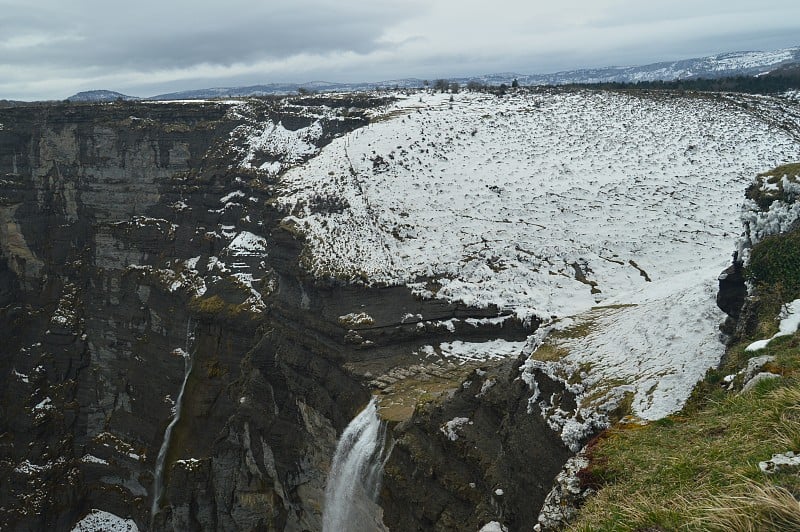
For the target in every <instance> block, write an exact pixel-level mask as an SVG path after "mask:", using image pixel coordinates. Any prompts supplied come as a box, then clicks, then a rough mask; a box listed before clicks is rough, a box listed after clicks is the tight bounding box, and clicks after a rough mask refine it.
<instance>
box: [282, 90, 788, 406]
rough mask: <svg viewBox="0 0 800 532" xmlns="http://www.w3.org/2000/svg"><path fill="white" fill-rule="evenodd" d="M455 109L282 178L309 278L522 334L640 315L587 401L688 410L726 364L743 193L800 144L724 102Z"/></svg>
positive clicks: (406, 106) (625, 329)
mask: <svg viewBox="0 0 800 532" xmlns="http://www.w3.org/2000/svg"><path fill="white" fill-rule="evenodd" d="M448 98H449V95H439V94H437V95H431V94H423V95H414V96H412V97H410V98H407V99H405V100H402V101H401V102H399V103H398V104H397V105H396V106H395V108H393V109H390V110H388V111H387V113H386V115H385V117H384V119H383V120H380V121H375V122H374V123H373V124H371V125H370V126H369V127H367V128H363V129H360V130H357V131H355V132H353V133H351V134H349V135H347V136H345V137H342V138H339V139H336V140H334V141H333V142H332V143H331V144H330V145H328V146H327V147H325V148H324V149H323V150H322V151H321V152H320V153H319V155H317V156H316V157H315V158H313V159H311V160H310V161H308V162H307V163H306V164H304V165H302V166H300V167H297V168H294V169H291V170H289V171H287V172H286V173H285V174H284V175H283V178H282V183H283V187H284V193H283V197H282V198H281V200H280V202H281V204H282V205H283V206H284V208H285V209H286V213H287V218H286V220H285V222H287V223H294V224H296V226H297V228H298V229H300V230H301V231H304V232H305V233H306V235H307V242H308V246H309V249H308V251H309V253H307V254H306V256H305V257H306V263H305V266H306V267H308V268H309V269H310V270H311V271H313V272H315V273H316V274H317V275H320V276H337V277H343V278H349V279H367V280H369V281H370V282H376V283H389V284H402V283H405V284H409V285H410V286H412V287H413V288H414V289H415V290H416V291H417V292H418V293H420V294H421V295H425V296H430V297H440V298H446V299H449V300H455V301H462V302H464V303H468V304H471V305H489V304H495V305H497V306H498V307H500V308H502V309H510V310H512V311H514V312H515V313H516V314H517V315H518V316H520V317H521V318H523V319H524V318H526V317H529V316H538V317H540V318H542V319H544V320H546V321H552V320H554V319H556V318H563V317H568V316H576V315H580V314H582V313H585V312H587V311H589V310H590V309H591V308H592V307H593V306H596V305H611V304H614V305H619V304H632V305H635V306H631V307H625V308H620V309H617V310H615V311H614V312H612V313H607V314H606V315H604V316H602V317H600V318H598V320H597V326H596V328H595V329H594V330H593V332H592V334H589V335H588V336H586V337H584V338H581V339H576V340H575V341H574V342H573V344H572V345H570V346H569V348H570V350H571V354H570V356H569V359H568V360H567V361H566V362H567V363H570V364H576V365H580V363H581V362H588V363H591V366H586V364H584V367H590V370H589V371H588V373H587V375H586V376H585V377H586V378H585V379H584V382H585V383H588V384H589V385H591V383H592V382H601V381H604V382H607V381H608V379H610V378H614V379H617V380H619V381H620V382H621V384H620V386H623V389H628V390H631V391H634V392H635V400H634V409H635V412H636V413H637V414H638V415H640V416H642V417H645V418H655V417H659V416H663V415H665V414H667V413H669V412H671V411H674V410H675V409H676V408H678V407H679V406H680V404H682V402H683V400H684V399H685V397H686V395H687V394H688V392H689V390H690V388H691V386H692V384H693V383H694V382H696V380H697V379H698V378H700V377H701V376H702V374H703V373H704V371H705V369H706V368H707V367H708V366H710V365H712V364H713V363H714V362H715V361H716V360H717V359H718V357H719V355H720V354H721V352H722V346H721V345H719V344H718V342H717V325H718V322H719V320H720V316H721V315H720V313H719V311H717V310H716V306H715V304H714V295H715V291H716V276H717V274H718V273H719V272H720V271H721V270H722V269H724V267H725V266H726V264H727V263H728V262H729V257H730V253H731V251H732V250H733V249H734V247H735V241H736V238H737V235H738V234H739V233H740V232H741V226H740V222H739V209H740V205H741V204H742V200H743V192H744V189H745V187H746V186H747V184H749V183H750V181H751V180H752V179H753V177H754V176H755V174H756V173H758V172H762V171H764V170H767V169H769V168H772V167H774V166H776V165H778V164H782V163H785V162H788V161H792V160H796V159H798V157H800V142H799V141H798V140H797V139H796V138H794V137H792V136H791V135H790V134H789V133H787V132H786V131H785V130H782V129H780V128H778V127H776V126H775V125H773V122H772V121H771V120H770V121H767V122H765V121H762V120H761V119H759V117H758V114H757V113H753V112H752V109H741V108H737V107H735V106H734V105H731V103H730V102H729V101H727V100H724V99H715V98H712V97H709V98H681V97H671V96H665V95H660V96H652V97H647V96H643V97H637V96H629V95H623V94H614V93H604V92H588V91H587V92H561V93H537V94H516V95H512V96H509V97H505V98H502V99H500V98H496V97H494V96H491V95H484V94H469V93H464V94H458V95H455V97H454V101H453V102H449V101H448ZM319 197H325V198H335V199H336V200H337V201H335V202H330V201H329V202H328V203H329V204H331V203H332V204H335V205H339V206H340V208H337V209H329V210H327V211H326V210H325V209H324V208H323V209H321V208H319V202H318V201H315V198H319ZM341 206H344V208H341ZM593 287H594V289H593ZM487 354H488V353H487Z"/></svg>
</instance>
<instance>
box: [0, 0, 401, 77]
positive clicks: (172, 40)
mask: <svg viewBox="0 0 800 532" xmlns="http://www.w3.org/2000/svg"><path fill="white" fill-rule="evenodd" d="M182 5H183V7H181V3H180V2H179V3H177V4H176V3H172V4H169V5H168V6H166V8H165V9H161V8H157V7H156V6H155V5H154V3H153V2H150V5H148V4H147V3H144V4H143V3H137V4H135V5H133V6H126V7H123V8H122V10H121V11H112V12H110V13H109V12H108V11H109V8H108V7H107V6H108V4H107V3H104V4H99V3H95V5H94V6H93V8H94V9H96V12H95V13H90V14H89V15H88V16H78V15H76V14H72V13H70V10H69V9H67V8H66V7H65V6H62V4H57V5H56V4H54V5H52V6H51V7H50V9H48V10H42V9H40V10H39V11H38V13H37V15H36V16H33V15H27V16H21V17H18V18H17V20H13V21H4V23H3V24H2V26H5V28H4V29H6V28H7V29H9V30H10V29H15V31H14V32H13V33H12V32H10V31H9V32H8V33H6V32H4V34H5V35H13V34H16V35H24V34H25V31H26V28H34V27H36V29H37V31H38V32H44V33H49V34H50V35H51V36H52V37H53V42H52V43H50V44H48V43H45V44H42V45H39V46H32V47H29V48H24V49H14V50H12V53H7V54H6V57H5V58H4V59H3V60H2V62H5V63H13V64H30V63H32V62H39V63H42V64H50V65H53V64H58V65H75V66H76V67H90V66H91V67H105V68H121V67H128V68H136V69H143V70H148V69H161V68H185V67H190V66H192V65H195V64H198V63H211V64H219V65H231V64H234V63H241V62H251V61H256V60H259V59H274V58H278V57H286V56H291V55H294V54H300V53H322V52H330V51H352V52H356V53H365V52H368V51H370V50H375V49H378V48H380V47H381V46H382V45H381V44H379V43H378V39H379V38H380V37H381V35H382V33H383V30H384V28H385V26H386V25H387V24H389V23H391V22H392V21H394V20H397V18H398V17H401V16H403V13H404V12H406V10H401V9H400V8H397V7H392V6H383V7H364V6H358V5H353V4H347V3H342V4H341V5H336V7H335V8H334V7H332V4H331V3H330V2H312V3H310V4H309V3H306V5H305V8H304V9H302V10H297V9H290V6H291V5H290V4H289V3H286V2H276V3H266V2H264V3H260V4H249V3H244V2H229V3H226V4H225V6H224V8H223V7H222V6H218V7H216V8H213V9H210V10H209V9H207V8H205V7H203V8H197V9H193V8H192V4H189V3H186V2H184V3H182ZM83 15H85V13H84V14H83ZM54 19H57V20H60V21H62V23H61V24H59V25H54V24H53V23H52V21H53V20H54ZM37 21H38V22H39V23H40V24H41V25H40V26H35V25H36V23H37ZM76 36H78V37H80V40H78V39H76V38H75V37H76ZM59 37H62V38H59ZM0 43H2V40H0ZM0 46H1V44H0Z"/></svg>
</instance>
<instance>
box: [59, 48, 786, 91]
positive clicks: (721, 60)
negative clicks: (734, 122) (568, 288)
mask: <svg viewBox="0 0 800 532" xmlns="http://www.w3.org/2000/svg"><path fill="white" fill-rule="evenodd" d="M788 65H800V46H797V47H793V48H785V49H782V50H774V51H770V52H732V53H725V54H718V55H712V56H708V57H699V58H694V59H683V60H680V61H671V62H663V63H652V64H649V65H644V66H629V67H618V66H612V67H603V68H592V69H581V70H568V71H563V72H556V73H554V74H518V73H514V72H506V73H500V74H488V75H482V76H473V77H465V78H450V79H449V80H448V81H451V82H457V83H462V84H466V83H469V82H470V81H477V82H480V83H483V84H485V85H500V84H503V83H505V84H508V85H510V84H511V83H512V81H513V80H515V79H516V80H517V81H518V83H519V84H520V85H565V84H570V83H609V82H620V83H635V82H637V81H673V80H677V79H700V78H705V79H714V78H723V77H733V76H758V75H762V74H765V73H768V72H771V71H774V70H776V69H778V68H782V67H786V66H788ZM432 81H433V80H431V82H432ZM423 85H424V81H423V80H421V79H417V78H405V79H397V80H387V81H381V82H377V83H367V82H361V83H330V82H326V81H312V82H310V83H270V84H266V85H251V86H248V87H217V88H209V89H197V90H187V91H180V92H172V93H168V94H159V95H157V96H152V97H150V98H136V97H134V96H127V95H125V94H121V93H119V92H114V91H106V90H95V91H87V92H79V93H78V94H75V95H73V96H70V97H69V98H67V99H68V100H69V101H74V102H98V101H114V100H118V99H120V98H121V99H123V100H136V99H147V100H192V99H206V98H238V97H245V96H267V95H271V94H288V93H292V92H298V91H303V90H306V91H309V92H325V91H331V92H334V91H336V92H348V91H359V90H370V89H375V88H376V87H383V88H387V87H391V88H394V87H397V88H401V89H405V88H417V87H422V86H423Z"/></svg>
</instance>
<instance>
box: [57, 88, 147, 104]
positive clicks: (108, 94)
mask: <svg viewBox="0 0 800 532" xmlns="http://www.w3.org/2000/svg"><path fill="white" fill-rule="evenodd" d="M120 99H122V100H138V99H139V98H137V97H136V96H128V95H127V94H122V93H121V92H114V91H107V90H96V91H84V92H79V93H78V94H73V95H72V96H70V97H69V98H67V101H70V102H113V101H116V100H120Z"/></svg>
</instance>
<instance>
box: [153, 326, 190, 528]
mask: <svg viewBox="0 0 800 532" xmlns="http://www.w3.org/2000/svg"><path fill="white" fill-rule="evenodd" d="M191 323H192V321H191V319H190V320H189V321H188V322H187V324H186V348H185V349H182V350H181V349H178V350H177V351H179V352H180V354H181V355H182V356H183V382H182V383H181V389H180V392H178V399H177V400H176V401H175V415H174V416H172V421H170V422H169V425H167V430H165V431H164V440H163V441H162V442H161V448H160V449H159V450H158V457H157V458H156V468H155V471H154V472H153V477H154V479H153V488H154V493H153V503H152V506H151V507H150V519H152V518H153V517H154V516H155V515H156V513H158V509H159V506H160V504H161V498H162V497H163V495H164V466H165V461H166V459H167V451H168V450H169V444H170V440H171V439H172V430H173V429H174V428H175V425H177V424H178V421H180V419H181V408H182V406H183V392H184V390H186V383H187V382H188V381H189V374H190V373H191V372H192V364H193V362H194V360H193V357H192V355H191V354H190V353H189V346H190V343H191V340H192V339H193V335H192V332H191Z"/></svg>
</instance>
